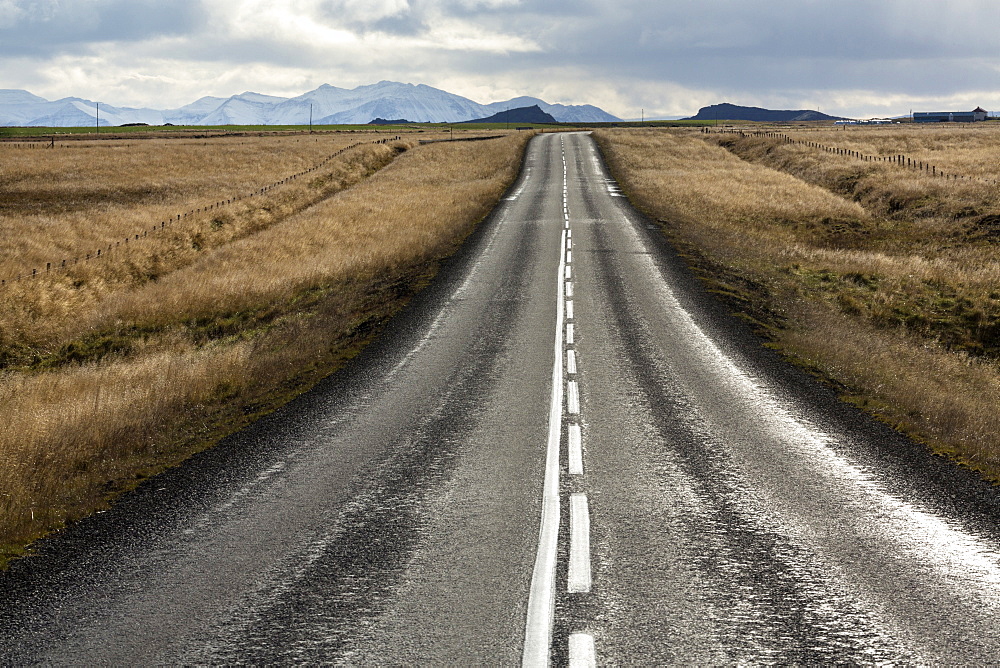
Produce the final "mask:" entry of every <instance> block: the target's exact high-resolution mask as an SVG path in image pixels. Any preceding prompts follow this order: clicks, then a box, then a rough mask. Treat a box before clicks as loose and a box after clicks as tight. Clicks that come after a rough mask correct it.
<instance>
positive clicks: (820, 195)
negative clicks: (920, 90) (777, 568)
mask: <svg viewBox="0 0 1000 668" xmlns="http://www.w3.org/2000/svg"><path fill="white" fill-rule="evenodd" d="M998 130H1000V129H996V130H995V129H993V128H992V127H990V128H982V129H977V130H970V129H964V128H954V127H953V128H950V129H949V128H935V129H929V128H923V127H916V128H894V129H892V130H888V129H884V128H873V129H871V130H870V131H866V130H862V129H858V130H855V129H852V131H850V132H843V131H834V130H829V131H827V132H825V133H818V132H815V131H805V130H802V131H799V132H800V133H801V134H795V132H796V131H791V132H789V136H790V137H792V138H793V139H799V140H807V141H811V142H818V143H821V144H824V145H827V146H836V147H840V148H849V149H851V150H854V151H857V152H859V153H861V154H863V155H867V156H875V157H878V156H888V155H896V154H905V155H907V156H908V157H910V158H911V159H913V160H919V161H920V162H923V163H930V164H933V165H936V166H937V168H938V171H941V170H942V169H944V170H946V171H947V172H948V173H950V174H959V175H966V176H968V177H976V178H974V179H973V178H967V179H962V180H954V179H949V180H945V179H942V178H940V177H934V176H931V175H930V174H928V173H927V172H926V171H922V170H917V169H914V168H907V167H901V166H899V165H898V164H896V163H891V162H885V161H879V160H875V159H867V160H862V159H859V158H857V157H853V156H851V155H841V154H836V153H830V152H828V151H824V150H820V149H817V148H814V147H810V146H807V145H804V144H801V143H794V142H788V141H784V140H782V139H780V138H775V137H756V136H748V137H741V136H739V135H733V134H702V133H696V132H690V131H688V132H684V131H645V132H642V131H640V132H634V131H631V132H624V131H605V132H600V133H598V135H597V136H598V139H599V142H600V145H601V146H602V149H603V151H604V153H605V155H606V156H607V157H608V159H609V162H610V164H611V168H612V171H613V172H614V173H615V175H616V176H617V177H618V179H619V180H620V181H621V182H622V186H623V188H624V190H625V191H626V192H627V193H628V195H629V197H630V198H631V199H632V201H633V202H634V203H636V204H637V205H638V206H639V207H640V208H641V209H643V210H644V211H645V212H647V214H649V215H650V216H652V217H655V218H657V219H659V220H660V221H661V222H662V223H663V225H664V229H665V230H666V232H667V234H668V235H669V236H670V237H671V238H672V239H673V240H674V242H675V243H676V244H677V246H678V247H679V248H680V249H681V250H682V252H683V253H685V254H686V256H687V257H688V259H689V261H690V262H691V264H692V265H693V266H694V267H695V268H696V271H698V272H699V273H700V274H701V275H702V276H703V277H704V278H705V280H706V281H707V282H708V283H709V284H710V285H711V286H712V289H713V290H715V291H716V292H718V293H720V294H722V295H723V296H724V297H725V298H727V299H729V300H730V302H731V303H733V304H734V305H736V307H737V310H738V311H740V312H742V313H743V314H744V316H745V317H747V318H750V319H751V320H754V321H755V322H756V324H757V325H758V326H759V327H760V329H761V330H762V331H764V332H765V333H766V334H767V335H768V336H769V337H770V339H771V341H772V345H774V346H775V347H777V348H778V349H780V350H781V351H783V352H784V353H785V354H786V355H788V356H789V357H790V358H792V359H794V360H796V361H797V362H798V363H799V364H801V365H803V366H805V367H807V368H809V369H811V370H813V371H814V372H815V373H817V375H820V376H821V377H823V378H825V379H826V380H827V381H829V382H832V383H834V384H835V385H836V386H838V388H839V389H840V390H841V392H842V394H843V396H844V397H845V398H846V399H847V400H849V401H851V402H853V403H856V404H857V405H859V406H861V407H862V408H864V409H865V410H867V411H869V412H871V413H873V414H874V415H876V416H877V417H879V418H880V419H882V420H884V421H886V422H888V423H890V424H892V425H894V426H895V427H897V428H898V429H900V430H902V431H904V432H906V433H908V434H910V435H911V436H914V437H916V438H917V439H919V440H922V441H923V442H925V443H927V444H928V445H929V446H930V447H932V448H933V449H934V450H935V451H936V452H938V453H941V454H944V455H947V456H949V457H952V458H953V459H955V460H956V461H959V462H961V463H963V464H965V465H968V466H970V467H972V468H975V469H977V470H979V471H980V472H982V473H983V474H984V475H986V476H987V477H989V478H991V479H993V480H1000V419H998V415H997V410H996V406H997V405H998V402H1000V258H998V256H997V252H996V246H995V243H996V240H997V238H998V237H1000V192H998V190H997V188H996V186H995V185H992V183H990V182H988V181H992V180H995V179H998V178H1000V165H998V164H997V163H996V161H995V160H993V159H992V157H991V156H995V155H996V152H997V151H998V150H1000V131H998ZM979 179H982V180H979Z"/></svg>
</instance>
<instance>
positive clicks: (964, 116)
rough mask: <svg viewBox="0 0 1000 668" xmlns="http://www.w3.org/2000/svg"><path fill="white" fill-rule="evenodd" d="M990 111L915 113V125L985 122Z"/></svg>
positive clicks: (978, 109)
mask: <svg viewBox="0 0 1000 668" xmlns="http://www.w3.org/2000/svg"><path fill="white" fill-rule="evenodd" d="M988 114H989V112H988V111H986V110H985V109H983V108H982V107H976V108H975V109H973V110H972V111H915V112H913V122H914V123H974V122H976V121H985V120H986V116H987V115H988Z"/></svg>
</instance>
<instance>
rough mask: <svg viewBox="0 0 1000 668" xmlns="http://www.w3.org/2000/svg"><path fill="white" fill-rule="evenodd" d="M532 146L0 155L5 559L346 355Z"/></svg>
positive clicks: (3, 151) (297, 140)
mask: <svg viewBox="0 0 1000 668" xmlns="http://www.w3.org/2000/svg"><path fill="white" fill-rule="evenodd" d="M494 134H496V133H494ZM455 135H456V138H457V137H458V136H473V135H475V131H470V130H463V131H462V132H461V135H459V132H458V131H456V132H455ZM530 135H531V133H528V132H523V133H515V132H512V133H510V134H509V135H507V136H505V137H503V138H499V139H492V140H489V141H475V142H442V143H433V144H427V145H420V144H419V141H418V139H427V138H439V139H440V138H448V137H451V133H450V132H449V133H447V134H446V133H444V132H437V133H436V134H435V133H430V132H428V133H421V134H420V135H419V136H418V135H416V134H413V135H403V134H400V135H389V134H387V133H386V132H384V131H380V132H379V133H377V134H376V133H373V132H368V133H330V134H319V135H310V134H302V133H299V134H285V135H273V134H265V135H263V136H249V135H235V134H230V135H224V136H219V137H211V138H209V137H203V138H193V137H186V136H180V137H175V138H164V137H162V136H158V137H151V138H147V139H144V140H142V141H131V140H128V139H127V138H126V139H121V138H114V139H102V140H96V139H94V140H90V139H88V140H79V139H78V140H74V141H71V142H65V143H57V145H56V147H55V148H29V147H26V146H25V145H24V144H22V143H21V142H8V143H4V142H0V192H2V194H3V195H2V198H0V229H2V230H3V234H2V235H0V281H2V283H0V561H2V559H3V558H4V557H9V556H11V555H15V554H18V553H20V552H21V551H22V550H23V549H24V545H25V544H27V543H28V542H29V541H30V540H32V539H33V538H35V537H37V536H39V535H43V534H44V533H46V532H48V531H51V530H53V529H55V528H58V527H59V526H62V525H63V524H65V523H66V522H68V521H72V520H73V519H75V518H78V517H80V516H82V515H85V514H87V513H89V512H92V511H93V510H94V509H97V508H100V507H102V506H103V505H104V504H106V503H107V502H108V500H109V499H110V498H112V497H113V496H114V495H115V494H117V493H120V492H121V491H122V490H125V489H128V488H130V487H131V486H134V485H135V484H137V483H138V482H139V481H140V480H142V479H143V478H144V477H146V476H148V475H151V474H153V473H155V472H157V471H159V470H162V468H163V467H165V466H169V465H172V464H174V463H176V462H178V461H180V460H182V459H184V458H185V457H187V456H189V455H190V454H191V453H193V452H196V451H198V450H200V449H203V448H205V447H208V446H210V445H211V444H212V443H214V442H215V441H216V440H218V438H220V437H221V436H223V435H225V434H226V433H229V432H231V431H232V430H234V429H236V428H238V427H240V426H242V425H244V424H246V423H247V422H248V421H249V420H252V419H253V418H254V417H256V416H258V415H260V414H262V413H264V412H267V411H269V410H272V409H273V408H274V407H276V406H278V405H280V404H281V403H283V402H285V401H287V400H288V399H289V398H291V397H292V396H295V395H296V394H298V393H300V392H301V391H303V390H304V389H307V388H308V387H310V386H311V385H312V384H314V383H315V382H316V381H317V380H318V379H320V378H322V377H323V376H325V375H327V374H329V373H330V372H332V371H333V370H335V369H336V368H337V367H338V366H339V365H341V364H342V363H343V362H344V361H346V360H347V359H349V358H350V357H351V356H353V355H355V354H356V353H357V352H358V350H359V349H360V347H361V346H363V345H364V344H365V343H366V342H367V341H369V340H370V339H371V338H372V336H374V335H375V334H376V333H377V332H378V331H379V329H380V327H381V326H382V325H383V324H384V322H385V321H386V320H387V319H388V318H389V317H390V316H391V315H392V314H394V313H395V312H397V311H398V310H399V309H400V308H401V307H402V306H403V305H404V304H405V303H406V301H407V300H408V299H409V298H410V297H411V296H412V295H413V294H414V293H415V292H416V291H417V290H419V289H420V287H422V286H423V285H425V284H426V282H427V281H428V280H429V278H430V277H431V276H432V275H433V274H434V272H435V270H436V267H437V266H438V263H439V261H440V260H441V259H442V258H444V257H446V256H447V255H449V254H450V253H452V252H453V251H454V250H455V248H457V245H458V244H459V243H460V242H461V241H462V239H464V237H465V236H466V235H467V234H468V233H469V232H470V231H471V229H472V228H473V227H474V225H475V224H476V222H477V221H479V220H480V219H482V218H483V217H484V216H485V215H486V214H487V213H488V212H489V211H490V209H491V208H492V207H493V205H494V204H495V202H496V201H497V200H498V199H499V197H500V195H501V194H502V193H503V191H504V190H505V188H506V187H507V186H508V185H509V184H510V183H512V182H513V179H514V178H515V177H516V173H517V168H518V164H519V160H520V156H521V153H522V151H523V148H524V146H525V144H526V141H527V139H528V138H529V136H530ZM432 195H433V196H432ZM293 342H294V345H292V343H293Z"/></svg>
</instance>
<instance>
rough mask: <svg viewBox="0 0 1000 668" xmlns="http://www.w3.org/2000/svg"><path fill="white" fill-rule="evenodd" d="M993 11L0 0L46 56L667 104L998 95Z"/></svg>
mask: <svg viewBox="0 0 1000 668" xmlns="http://www.w3.org/2000/svg"><path fill="white" fill-rule="evenodd" d="M290 8H294V11H290V13H289V12H286V11H285V10H290ZM283 12H284V13H283ZM995 13H996V8H995V5H994V4H993V3H992V2H985V1H983V0H951V1H950V2H949V3H947V4H944V3H941V4H931V3H918V2H912V0H906V1H905V2H904V1H902V0H882V1H881V2H878V3H872V2H870V0H838V1H836V2H828V1H824V2H820V1H818V0H794V1H793V0H773V1H772V2H769V3H767V4H762V3H748V2H745V0H670V1H669V2H656V3H651V2H648V0H616V1H615V2H614V3H612V2H611V1H610V0H521V1H517V0H288V1H287V2H284V3H283V2H279V1H278V0H274V1H273V2H264V1H263V0H214V2H211V3H210V2H209V0H201V2H199V1H197V0H179V1H174V2H170V3H164V2H162V0H128V1H126V0H94V1H91V2H59V1H57V0H34V1H28V0H0V54H3V55H4V56H5V57H7V58H8V59H17V62H18V66H19V67H24V63H26V62H27V63H29V64H31V63H33V64H34V66H36V67H37V68H39V69H40V70H41V69H44V68H45V67H46V66H47V63H49V62H50V59H52V58H55V57H57V56H60V55H65V54H83V55H87V56H88V57H91V58H94V59H96V61H100V58H101V57H102V56H101V51H102V50H101V49H99V48H97V45H98V44H109V43H110V44H113V45H115V48H114V50H113V51H114V53H115V54H117V58H119V60H121V59H123V58H124V59H125V60H126V61H129V60H130V54H131V62H126V63H125V64H126V65H131V66H132V67H133V68H134V69H135V70H136V72H137V73H141V74H143V75H144V76H147V77H148V76H154V78H155V76H157V75H158V73H157V72H150V71H149V70H150V68H155V67H169V68H172V69H173V70H174V73H173V74H171V76H175V77H176V76H179V77H181V78H183V76H184V72H185V71H191V72H204V71H206V70H212V69H213V67H214V68H217V69H220V70H226V71H227V72H230V73H231V76H229V79H231V80H237V79H238V75H239V68H241V67H248V66H249V65H251V64H252V65H255V66H259V68H262V69H261V71H265V70H266V71H267V72H272V73H277V72H280V71H281V70H282V69H283V68H284V69H285V70H288V71H290V72H294V77H293V78H294V79H295V80H296V81H299V80H303V79H311V80H315V81H317V82H318V83H321V82H329V83H333V84H336V85H339V84H341V83H342V82H343V80H345V79H349V80H352V81H356V82H359V83H367V82H374V81H378V80H380V79H387V78H391V79H398V80H407V81H413V82H415V83H420V82H427V83H432V84H433V83H434V80H445V79H447V80H448V81H456V80H463V79H464V80H468V81H470V82H474V84H470V86H471V85H475V86H476V87H480V88H481V87H483V86H484V85H485V86H487V87H488V85H489V82H490V81H491V80H493V81H498V80H501V79H503V80H504V81H505V82H508V83H506V84H505V86H507V87H510V85H515V84H511V83H509V82H516V81H522V82H523V83H521V84H520V86H521V90H519V91H518V92H521V93H524V94H531V95H537V94H539V92H540V90H542V89H543V88H545V87H549V88H552V87H556V88H559V89H560V90H565V91H572V90H576V91H580V95H582V96H583V95H592V96H594V97H593V98H586V97H581V99H575V100H570V99H566V100H562V101H575V102H590V101H594V99H596V98H598V97H602V96H603V99H608V100H618V101H619V103H620V104H623V105H624V104H627V105H628V106H629V107H635V108H638V107H640V106H644V107H646V108H649V107H650V105H654V106H655V105H657V104H659V105H662V104H663V102H662V100H663V98H664V96H665V95H666V94H667V93H666V92H665V91H670V94H671V95H673V96H675V97H683V96H687V100H684V99H676V100H674V101H673V102H671V103H670V107H671V108H672V109H674V110H676V109H678V108H685V109H687V110H690V111H691V112H693V111H695V110H696V108H697V104H696V103H697V102H698V101H699V100H700V101H705V98H706V97H710V96H712V95H714V96H716V98H717V99H716V100H715V101H719V100H721V99H722V98H725V99H728V100H730V101H734V102H740V101H741V99H748V100H751V99H752V100H755V101H757V102H761V103H766V102H767V100H776V101H783V102H788V103H790V104H791V103H794V101H795V100H800V101H802V102H803V103H806V102H809V103H811V104H820V103H821V102H822V100H823V99H826V98H830V99H833V98H836V99H838V100H841V102H840V104H841V105H842V106H843V107H844V109H843V110H842V111H841V113H848V112H854V113H860V109H853V108H851V107H850V102H849V101H848V102H844V101H843V100H844V99H845V96H848V97H849V95H850V94H852V93H851V92H852V91H864V92H865V95H864V98H865V99H864V100H862V101H859V103H858V104H859V105H860V104H870V103H871V99H872V94H877V93H879V92H881V93H884V94H885V95H887V96H888V95H893V96H896V97H897V98H899V97H905V96H912V97H914V98H917V99H941V100H945V99H950V98H955V97H960V96H963V95H966V96H967V95H970V94H972V92H973V91H985V92H987V93H988V94H989V95H992V96H993V97H992V98H991V99H992V100H993V102H992V103H993V104H994V106H997V107H998V108H1000V74H998V72H1000V69H998V67H997V66H996V65H995V57H994V55H993V54H995V53H996V52H997V47H998V46H1000V44H998V42H1000V37H998V36H997V34H996V33H995V31H994V16H995V15H996V14H995ZM303 25H306V26H307V27H306V28H303V27H302V26H303ZM344 35H347V37H346V38H345V37H344ZM350 36H353V37H350ZM164 37H168V38H170V39H169V40H166V41H164V43H163V44H161V45H157V41H156V40H157V38H164ZM161 41H163V40H161ZM11 62H13V60H12V61H11ZM118 65H119V66H122V63H120V62H119V63H118ZM61 67H65V64H63V65H61ZM93 67H94V69H95V70H98V69H99V67H98V64H95V65H94V66H93ZM50 69H51V68H50ZM539 73H545V74H546V75H548V76H555V74H554V73H561V75H562V76H566V75H567V74H566V73H572V76H574V77H576V81H570V82H557V81H543V80H541V79H540V78H539ZM4 74H5V70H4V68H3V65H2V64H0V76H3V75H4ZM271 76H272V78H273V79H275V80H277V79H280V78H282V77H280V76H279V75H278V74H272V75H271ZM428 77H432V78H433V80H428ZM285 78H288V77H285ZM484 82H485V83H484ZM248 85H250V84H248ZM0 87H3V84H2V83H0ZM644 91H648V96H647V95H646V94H645V93H644ZM991 91H993V92H991ZM84 92H85V91H84ZM213 92H215V93H216V94H229V93H230V92H235V91H213ZM261 92H270V91H268V90H262V91H261ZM644 96H645V97H644ZM990 103H991V102H990V100H984V101H983V103H982V104H984V106H985V105H988V104H990ZM824 106H825V105H824ZM831 111H837V110H834V109H831ZM619 113H625V112H624V111H620V112H619Z"/></svg>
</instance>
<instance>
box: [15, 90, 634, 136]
mask: <svg viewBox="0 0 1000 668" xmlns="http://www.w3.org/2000/svg"><path fill="white" fill-rule="evenodd" d="M536 104H537V105H538V106H539V107H540V108H541V109H542V110H543V111H545V112H547V113H549V114H551V115H552V116H553V117H554V118H555V119H556V120H558V121H562V122H571V123H579V122H611V121H617V120H620V119H618V118H616V117H615V116H612V115H611V114H608V113H607V112H605V111H603V110H601V109H599V108H597V107H594V106H591V105H562V104H548V103H546V102H544V101H542V100H539V99H537V98H533V97H518V98H514V99H513V100H507V101H502V102H494V103H492V104H485V105H484V104H479V103H477V102H473V101H472V100H470V99H468V98H465V97H462V96H461V95H455V94H454V93H449V92H447V91H444V90H440V89H438V88H433V87H431V86H426V85H423V84H420V85H413V84H404V83H397V82H394V81H381V82H379V83H377V84H372V85H369V86H358V87H357V88H354V89H350V90H349V89H345V88H337V87H336V86H330V85H327V84H324V85H322V86H320V87H319V88H317V89H316V90H312V91H309V92H307V93H303V94H302V95H299V96H297V97H293V98H284V97H275V96H273V95H261V94H260V93H252V92H246V93H241V94H240V95H233V96H232V97H228V98H221V97H203V98H201V99H199V100H197V101H195V102H192V103H191V104H188V105H185V106H183V107H179V108H177V109H167V110H157V109H132V108H128V107H114V106H111V105H108V104H106V103H103V102H102V103H100V105H98V103H96V102H93V101H91V100H83V99H80V98H74V97H68V98H63V99H61V100H55V101H49V100H46V99H44V98H41V97H38V96H37V95H33V94H31V93H29V92H28V91H24V90H11V89H7V90H2V89H0V126H29V125H30V126H41V127H86V126H90V125H94V124H95V123H98V122H99V124H100V125H101V126H115V125H123V124H125V123H148V124H150V125H162V124H164V123H173V124H174V125H304V124H306V123H308V122H309V119H310V113H311V114H312V121H313V123H315V124H317V125H328V124H342V123H345V124H346V123H359V124H360V123H368V122H369V121H371V120H373V119H375V118H405V119H407V120H409V121H413V122H415V123H454V122H458V121H467V120H471V119H474V118H484V117H487V116H491V115H493V114H495V113H497V112H499V111H503V110H504V109H516V108H519V107H528V106H532V105H536ZM98 107H99V108H98Z"/></svg>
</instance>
